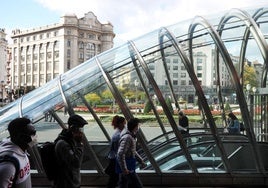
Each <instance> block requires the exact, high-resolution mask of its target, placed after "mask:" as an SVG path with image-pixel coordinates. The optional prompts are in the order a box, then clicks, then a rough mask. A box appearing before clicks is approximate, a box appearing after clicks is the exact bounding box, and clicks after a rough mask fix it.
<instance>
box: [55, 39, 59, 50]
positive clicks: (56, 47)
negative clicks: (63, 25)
mask: <svg viewBox="0 0 268 188" xmlns="http://www.w3.org/2000/svg"><path fill="white" fill-rule="evenodd" d="M54 49H59V41H55V42H54Z"/></svg>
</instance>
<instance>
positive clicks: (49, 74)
mask: <svg viewBox="0 0 268 188" xmlns="http://www.w3.org/2000/svg"><path fill="white" fill-rule="evenodd" d="M51 79H52V77H51V73H48V74H47V82H49V81H50V80H51Z"/></svg>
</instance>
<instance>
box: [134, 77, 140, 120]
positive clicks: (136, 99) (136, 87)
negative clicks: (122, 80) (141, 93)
mask: <svg viewBox="0 0 268 188" xmlns="http://www.w3.org/2000/svg"><path fill="white" fill-rule="evenodd" d="M134 85H135V89H136V90H135V91H136V98H135V103H136V110H135V115H137V110H138V108H137V105H138V85H139V82H138V80H135V81H134Z"/></svg>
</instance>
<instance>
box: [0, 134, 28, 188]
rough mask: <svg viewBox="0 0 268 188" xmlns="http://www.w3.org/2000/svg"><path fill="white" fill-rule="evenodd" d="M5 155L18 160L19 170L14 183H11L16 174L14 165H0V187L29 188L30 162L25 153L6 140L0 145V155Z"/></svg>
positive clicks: (3, 163) (7, 163)
mask: <svg viewBox="0 0 268 188" xmlns="http://www.w3.org/2000/svg"><path fill="white" fill-rule="evenodd" d="M7 154H8V155H10V156H13V157H15V158H16V159H18V161H19V166H20V170H19V174H18V177H17V179H16V182H13V180H14V178H15V173H16V168H15V166H14V164H13V163H11V162H2V163H0V187H3V188H9V187H12V186H13V187H16V188H31V187H32V182H31V175H30V162H29V158H28V156H27V153H26V152H25V151H23V150H22V149H21V148H20V147H19V146H17V145H16V144H14V143H13V142H12V141H10V140H9V139H7V140H4V141H2V142H1V143H0V155H1V156H3V155H7ZM13 184H15V186H14V185H13Z"/></svg>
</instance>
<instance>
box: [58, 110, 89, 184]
mask: <svg viewBox="0 0 268 188" xmlns="http://www.w3.org/2000/svg"><path fill="white" fill-rule="evenodd" d="M85 124H88V122H87V121H86V120H85V119H83V118H82V117H81V116H79V115H76V114H75V115H72V116H70V117H69V119H68V129H64V130H62V132H61V133H60V134H59V136H58V138H57V139H56V145H55V155H56V159H57V163H58V165H59V170H58V175H57V177H56V179H55V180H54V187H55V188H79V187H80V184H81V175H80V168H81V164H82V159H83V151H84V147H83V136H84V133H83V127H84V125H85Z"/></svg>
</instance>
